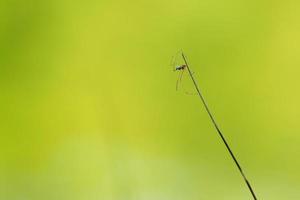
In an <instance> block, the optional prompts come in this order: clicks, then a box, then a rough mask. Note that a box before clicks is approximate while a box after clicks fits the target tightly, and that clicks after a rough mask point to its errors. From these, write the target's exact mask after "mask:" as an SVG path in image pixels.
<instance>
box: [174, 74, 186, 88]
mask: <svg viewBox="0 0 300 200" xmlns="http://www.w3.org/2000/svg"><path fill="white" fill-rule="evenodd" d="M184 71H185V70H182V71H181V72H180V74H179V76H178V79H177V82H176V91H178V88H179V84H180V83H181V80H182V76H183V72H184Z"/></svg>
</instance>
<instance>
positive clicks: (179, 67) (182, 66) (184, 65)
mask: <svg viewBox="0 0 300 200" xmlns="http://www.w3.org/2000/svg"><path fill="white" fill-rule="evenodd" d="M181 56H182V59H183V61H184V64H181V65H178V66H176V67H175V70H174V71H181V74H180V75H179V78H178V80H179V81H178V80H177V83H176V89H177V88H178V83H179V82H180V81H181V79H182V75H183V72H184V71H185V69H187V71H188V73H189V76H190V78H191V80H192V82H193V85H194V87H195V89H196V91H197V94H198V96H199V97H200V100H201V102H202V103H203V105H204V108H205V110H206V112H207V113H208V115H209V118H210V120H211V121H212V123H213V125H214V127H215V129H216V130H217V132H218V134H219V136H220V138H221V139H222V141H223V143H224V145H225V146H226V149H227V151H228V152H229V154H230V156H231V158H232V159H233V161H234V163H235V165H236V167H237V168H238V170H239V172H240V174H241V176H242V177H243V179H244V181H245V183H246V185H247V187H248V189H249V191H250V192H251V195H252V197H253V199H254V200H257V198H256V195H255V193H254V190H253V189H252V187H251V185H250V182H249V181H248V180H247V178H246V176H245V174H244V172H243V170H242V168H241V166H240V164H239V162H238V160H237V159H236V157H235V155H234V154H233V152H232V150H231V148H230V147H229V144H228V142H227V141H226V139H225V137H224V135H223V133H222V132H221V130H220V128H219V126H218V125H217V123H216V121H215V119H214V117H213V115H212V113H211V112H210V110H209V108H208V105H207V103H206V101H205V100H204V97H203V95H202V94H201V92H200V89H199V87H198V85H197V83H196V80H195V78H194V76H193V73H192V72H191V69H190V67H189V65H188V63H187V60H186V57H185V55H184V54H183V52H181Z"/></svg>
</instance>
